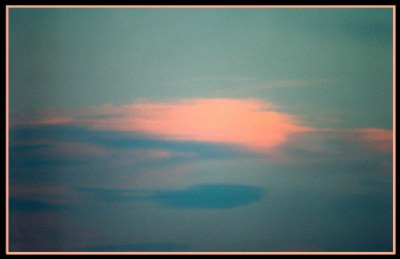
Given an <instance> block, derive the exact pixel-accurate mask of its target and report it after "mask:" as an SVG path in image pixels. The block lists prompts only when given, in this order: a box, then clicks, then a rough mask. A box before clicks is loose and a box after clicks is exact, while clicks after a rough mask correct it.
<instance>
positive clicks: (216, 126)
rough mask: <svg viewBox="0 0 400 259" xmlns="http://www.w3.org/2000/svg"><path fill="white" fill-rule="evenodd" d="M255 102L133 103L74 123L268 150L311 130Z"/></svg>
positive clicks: (93, 113) (100, 110) (104, 109)
mask: <svg viewBox="0 0 400 259" xmlns="http://www.w3.org/2000/svg"><path fill="white" fill-rule="evenodd" d="M273 108H274V107H273V106H272V105H271V104H269V103H265V102H262V101H259V100H254V99H246V100H241V99H186V100H180V101H176V102H169V103H166V102H163V103H151V102H138V103H134V104H130V105H123V106H119V107H115V106H110V105H108V106H101V107H98V108H97V109H91V112H90V113H88V112H87V111H86V112H85V113H83V114H85V115H83V116H81V117H80V119H78V123H79V124H83V125H85V126H88V127H90V128H92V129H97V130H113V131H126V132H136V133H141V134H145V135H149V136H152V137H156V138H160V139H166V140H177V141H197V142H211V143H222V144H231V145H236V146H240V147H244V148H248V149H251V150H257V151H268V150H269V149H271V148H275V147H277V146H279V145H281V144H283V143H285V142H286V141H287V140H288V138H289V136H290V135H291V134H294V133H298V132H306V131H310V130H312V129H311V128H310V127H306V126H303V125H301V124H300V123H299V122H298V121H297V120H296V118H295V117H294V116H293V115H290V114H285V113H281V112H277V111H275V110H274V109H273Z"/></svg>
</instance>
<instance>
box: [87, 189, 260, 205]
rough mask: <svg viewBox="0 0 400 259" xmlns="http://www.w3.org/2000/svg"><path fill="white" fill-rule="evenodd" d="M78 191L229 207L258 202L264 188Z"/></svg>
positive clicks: (119, 198)
mask: <svg viewBox="0 0 400 259" xmlns="http://www.w3.org/2000/svg"><path fill="white" fill-rule="evenodd" d="M80 191H81V192H83V193H86V194H88V195H89V197H90V196H91V197H93V198H95V199H97V200H101V201H108V202H132V201H150V202H153V203H156V204H159V205H162V206H164V207H168V208H176V209H231V208H236V207H241V206H245V205H248V204H250V203H253V202H256V201H259V200H260V199H261V198H262V197H263V196H264V190H263V189H262V188H260V187H257V186H250V185H238V184H201V185H194V186H190V187H187V188H185V189H181V190H156V191H151V190H150V191H148V190H147V191H146V190H124V189H101V188H82V189H80Z"/></svg>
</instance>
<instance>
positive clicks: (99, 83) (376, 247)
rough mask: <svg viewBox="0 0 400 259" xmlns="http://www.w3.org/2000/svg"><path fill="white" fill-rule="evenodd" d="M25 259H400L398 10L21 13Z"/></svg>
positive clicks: (15, 115) (19, 131) (17, 143)
mask: <svg viewBox="0 0 400 259" xmlns="http://www.w3.org/2000/svg"><path fill="white" fill-rule="evenodd" d="M8 11H9V112H10V125H11V126H10V170H9V174H10V249H11V251H33V250H35V251H96V250H97V251H266V252H268V251H355V252H356V251H391V249H392V247H391V246H392V218H391V217H392V211H391V210H392V200H391V199H392V167H391V164H392V150H391V147H392V123H393V121H392V116H393V112H392V110H393V107H392V106H393V101H392V99H393V94H392V92H393V82H392V77H393V72H392V70H393V66H392V64H393V57H392V56H393V50H392V49H393V46H392V42H393V35H392V30H393V25H392V24H393V10H392V9H391V8H337V9H336V8H322V9H320V8H317V9H307V8H306V9H303V8H301V9H297V8H290V9H285V8H261V9H240V8H239V9H229V8H225V9H213V8H208V9H202V8H200V9H190V8H189V9H173V8H172V9H170V8H164V9H163V8H158V9H157V8H156V9H154V8H150V9H141V8H118V9H113V8H102V9H96V8H88V9H80V8H70V9H63V8H60V9H59V8H57V9H53V8H47V9H43V8H10V9H9V10H8Z"/></svg>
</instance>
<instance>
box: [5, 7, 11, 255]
mask: <svg viewBox="0 0 400 259" xmlns="http://www.w3.org/2000/svg"><path fill="white" fill-rule="evenodd" d="M8 33H9V31H8V8H6V252H9V251H10V250H9V240H8V237H9V230H8V221H9V220H8V210H9V204H8V171H9V164H8V158H9V153H8V150H9V148H8V128H9V116H8V113H9V110H10V109H9V105H8V94H9V93H8V85H9V78H8V74H9V67H8V64H9V62H8V59H9V55H8V49H9V46H8V39H9V37H8Z"/></svg>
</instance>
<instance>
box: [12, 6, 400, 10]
mask: <svg viewBox="0 0 400 259" xmlns="http://www.w3.org/2000/svg"><path fill="white" fill-rule="evenodd" d="M7 7H9V8H150V9H154V8H168V9H175V8H184V9H185V8H186V9H193V8H212V9H214V8H235V9H256V8H257V9H258V8H284V9H291V8H308V9H310V8H318V9H325V8H393V7H395V5H326V6H321V5H308V6H307V5H290V6H286V5H7Z"/></svg>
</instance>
